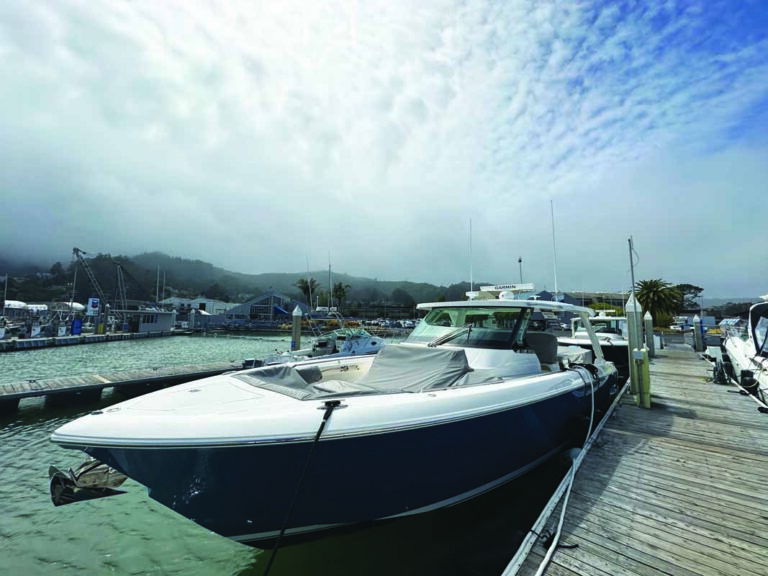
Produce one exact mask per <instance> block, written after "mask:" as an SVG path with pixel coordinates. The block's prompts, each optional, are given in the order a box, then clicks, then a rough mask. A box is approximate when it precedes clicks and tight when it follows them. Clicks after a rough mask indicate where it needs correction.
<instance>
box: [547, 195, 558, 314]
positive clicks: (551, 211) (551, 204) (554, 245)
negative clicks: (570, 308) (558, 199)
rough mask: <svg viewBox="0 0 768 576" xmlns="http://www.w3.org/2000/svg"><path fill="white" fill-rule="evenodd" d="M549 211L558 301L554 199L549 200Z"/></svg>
mask: <svg viewBox="0 0 768 576" xmlns="http://www.w3.org/2000/svg"><path fill="white" fill-rule="evenodd" d="M549 211H550V214H551V216H552V260H553V262H554V273H555V302H557V301H558V299H557V294H558V292H557V241H556V239H555V204H554V202H553V201H552V200H550V201H549Z"/></svg>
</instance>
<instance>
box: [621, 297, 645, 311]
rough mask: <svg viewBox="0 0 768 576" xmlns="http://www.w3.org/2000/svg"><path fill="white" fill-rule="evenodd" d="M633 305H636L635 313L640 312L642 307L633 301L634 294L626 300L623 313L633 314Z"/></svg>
mask: <svg viewBox="0 0 768 576" xmlns="http://www.w3.org/2000/svg"><path fill="white" fill-rule="evenodd" d="M635 305H637V311H638V312H640V311H642V309H643V307H642V306H640V303H639V302H638V301H637V300H636V299H635V295H634V294H630V295H629V299H628V300H627V303H626V304H625V305H624V311H625V312H626V313H627V314H634V312H635Z"/></svg>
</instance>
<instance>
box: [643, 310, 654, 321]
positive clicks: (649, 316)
mask: <svg viewBox="0 0 768 576" xmlns="http://www.w3.org/2000/svg"><path fill="white" fill-rule="evenodd" d="M643 320H653V316H651V313H650V312H646V313H645V315H644V316H643Z"/></svg>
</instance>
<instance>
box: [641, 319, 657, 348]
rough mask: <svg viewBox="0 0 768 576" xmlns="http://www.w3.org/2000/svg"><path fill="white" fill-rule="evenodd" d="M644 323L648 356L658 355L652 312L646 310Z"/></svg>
mask: <svg viewBox="0 0 768 576" xmlns="http://www.w3.org/2000/svg"><path fill="white" fill-rule="evenodd" d="M643 323H644V324H645V346H646V348H648V357H649V358H653V357H654V356H656V343H655V342H654V341H653V316H651V313H650V312H646V313H645V315H644V316H643Z"/></svg>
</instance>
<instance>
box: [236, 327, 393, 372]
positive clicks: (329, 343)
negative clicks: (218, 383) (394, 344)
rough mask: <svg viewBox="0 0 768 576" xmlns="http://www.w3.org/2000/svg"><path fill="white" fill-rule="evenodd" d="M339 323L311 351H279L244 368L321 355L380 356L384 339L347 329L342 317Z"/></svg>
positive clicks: (249, 360) (251, 360)
mask: <svg viewBox="0 0 768 576" xmlns="http://www.w3.org/2000/svg"><path fill="white" fill-rule="evenodd" d="M338 321H339V323H340V325H341V327H340V328H336V329H335V330H331V331H330V332H326V333H323V334H320V335H318V336H316V337H315V338H314V340H313V342H312V346H311V347H310V348H304V349H301V350H295V351H292V352H279V351H275V352H274V353H272V354H270V355H268V356H267V357H266V358H262V359H256V358H247V359H245V360H244V361H243V368H256V367H258V366H268V365H272V364H285V363H286V362H298V361H301V360H308V359H310V358H319V357H321V356H326V357H333V358H340V357H343V356H355V355H358V356H359V355H365V354H376V353H377V352H378V351H379V350H381V348H382V347H383V346H384V344H385V343H386V340H385V339H384V338H383V337H381V336H377V335H374V334H371V333H370V332H368V331H367V330H365V329H364V328H353V327H350V326H346V325H345V322H344V319H343V318H342V317H341V316H340V315H339V316H338Z"/></svg>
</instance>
